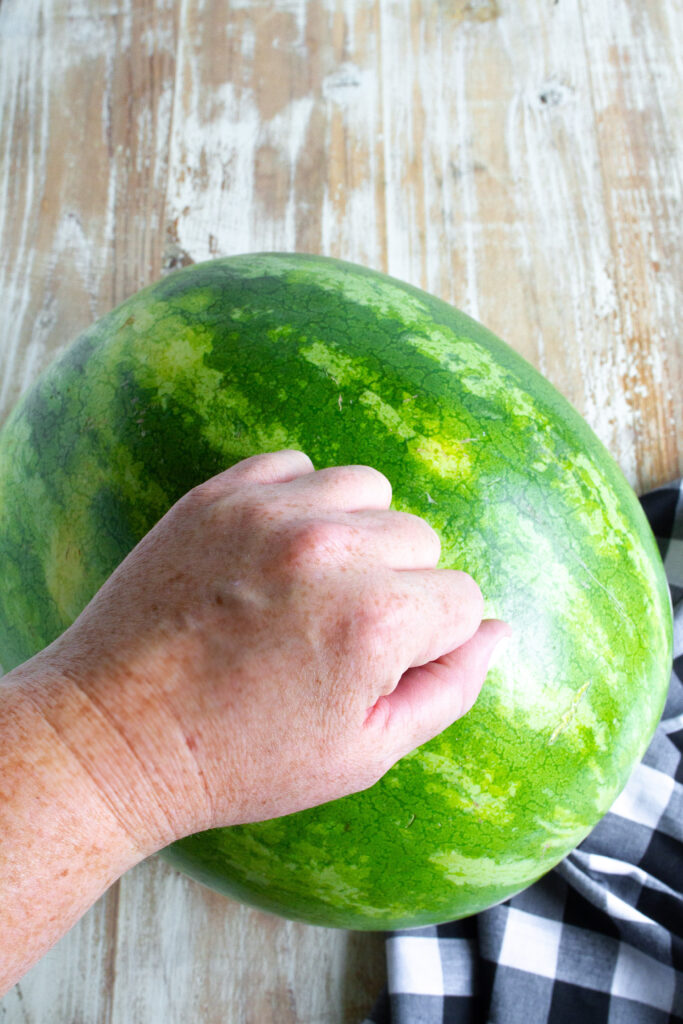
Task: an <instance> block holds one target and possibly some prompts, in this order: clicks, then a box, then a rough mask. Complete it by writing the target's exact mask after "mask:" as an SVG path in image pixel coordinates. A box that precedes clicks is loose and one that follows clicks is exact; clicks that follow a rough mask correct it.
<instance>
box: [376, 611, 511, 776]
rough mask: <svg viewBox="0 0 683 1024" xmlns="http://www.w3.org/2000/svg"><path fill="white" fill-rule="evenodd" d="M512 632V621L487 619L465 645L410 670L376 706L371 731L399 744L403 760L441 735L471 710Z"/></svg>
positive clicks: (396, 744) (398, 755)
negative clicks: (500, 646)
mask: <svg viewBox="0 0 683 1024" xmlns="http://www.w3.org/2000/svg"><path fill="white" fill-rule="evenodd" d="M511 632H512V631H511V629H510V627H509V626H508V625H507V623H505V622H501V621H500V620H499V619H485V620H484V621H483V622H482V623H481V625H480V626H479V629H478V630H477V631H476V633H475V634H474V636H472V637H471V638H470V639H469V640H468V641H467V642H466V643H465V644H463V645H462V646H461V647H458V648H457V649H456V650H453V651H450V652H449V653H448V654H446V655H443V656H442V657H440V658H437V659H436V660H435V661H433V662H430V663H429V664H427V665H422V666H420V667H417V668H410V669H408V671H407V672H406V673H405V674H404V675H403V676H402V678H401V680H400V681H399V683H398V686H397V687H396V689H395V690H394V691H393V692H392V693H390V694H387V695H385V696H382V697H380V698H379V700H378V701H376V703H375V704H374V705H373V706H372V707H371V708H370V710H369V711H368V714H367V717H366V721H365V725H366V728H367V729H368V730H370V732H374V733H377V732H379V733H381V734H382V735H383V736H384V737H385V739H386V740H388V741H389V742H390V743H391V744H395V747H396V749H397V751H398V753H397V758H398V757H402V756H403V755H404V754H405V753H407V752H408V751H410V750H414V749H415V747H418V746H420V745H421V744H422V743H426V742H427V741H428V740H430V739H432V737H434V736H437V735H438V734H439V733H440V732H443V730H444V729H446V728H448V726H449V725H451V724H452V723H453V722H455V721H456V720H457V719H458V718H461V717H462V716H463V715H464V714H466V713H467V712H468V711H469V710H470V708H471V707H472V705H473V704H474V702H475V700H476V699H477V697H478V696H479V692H480V690H481V687H482V685H483V682H484V679H485V678H486V674H487V672H488V668H489V663H490V661H491V656H492V654H493V652H494V649H495V648H496V647H497V646H498V644H499V643H500V642H501V640H503V638H504V637H508V636H510V635H511Z"/></svg>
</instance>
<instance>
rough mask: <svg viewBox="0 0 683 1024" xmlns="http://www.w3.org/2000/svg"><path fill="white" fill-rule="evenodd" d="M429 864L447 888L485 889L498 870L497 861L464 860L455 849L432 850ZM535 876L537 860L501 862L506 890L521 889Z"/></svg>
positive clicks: (483, 859)
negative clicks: (503, 866) (479, 887)
mask: <svg viewBox="0 0 683 1024" xmlns="http://www.w3.org/2000/svg"><path fill="white" fill-rule="evenodd" d="M429 861H430V863H432V864H434V865H435V866H436V867H438V868H439V870H440V872H441V874H442V877H443V883H444V888H445V887H446V886H447V885H454V886H464V887H466V888H470V887H475V886H489V885H491V880H492V879H493V878H495V877H496V876H497V875H498V874H499V873H500V869H501V861H500V860H496V858H495V857H486V856H484V857H468V856H467V855H466V854H463V853H460V852H459V851H458V850H455V849H450V850H435V851H434V852H433V853H430V854H429ZM538 875H539V859H538V858H537V857H527V858H522V859H520V860H506V861H505V878H506V887H507V886H509V887H510V888H511V889H512V890H514V889H521V888H524V887H526V886H527V885H529V884H530V883H531V882H533V881H535V880H536V879H537V878H538Z"/></svg>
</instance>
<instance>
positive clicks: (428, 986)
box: [364, 480, 683, 1024]
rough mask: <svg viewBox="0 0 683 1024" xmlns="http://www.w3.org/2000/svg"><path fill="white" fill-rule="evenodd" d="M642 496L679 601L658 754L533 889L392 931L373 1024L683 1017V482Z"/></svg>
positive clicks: (658, 1023) (657, 1021)
mask: <svg viewBox="0 0 683 1024" xmlns="http://www.w3.org/2000/svg"><path fill="white" fill-rule="evenodd" d="M642 504H643V507H644V509H645V512H646V514H647V516H648V518H649V520H650V523H651V525H652V528H653V531H654V533H655V536H656V537H657V540H658V542H659V546H660V551H661V553H662V557H663V559H664V566H665V568H666V574H667V578H668V580H669V586H670V589H671V598H672V601H673V606H674V663H673V671H672V674H671V685H670V688H669V696H668V699H667V703H666V707H665V709H664V714H663V716H662V719H661V722H660V724H659V726H658V728H657V732H656V733H655V736H654V738H653V740H652V743H651V744H650V746H649V748H648V750H647V753H646V754H645V757H644V758H643V760H642V762H641V763H640V764H639V765H638V766H637V767H636V769H635V771H634V772H633V775H632V776H631V779H630V780H629V783H628V785H627V786H626V789H625V790H624V791H623V793H622V794H621V796H619V797H618V799H617V800H616V802H615V803H614V805H613V806H612V808H611V810H610V811H609V813H608V814H607V815H606V816H605V817H604V818H603V819H602V821H600V822H599V823H598V825H597V826H596V827H595V829H594V830H593V831H592V832H591V834H590V835H589V836H588V837H587V839H585V840H584V842H583V843H581V845H580V846H579V847H578V848H577V849H576V850H575V851H574V852H573V853H571V854H570V855H569V856H568V857H567V858H566V859H565V860H564V861H563V862H562V863H561V864H559V865H558V867H556V868H555V869H554V870H553V871H551V872H550V873H549V874H548V875H546V876H545V877H544V878H542V879H541V880H540V881H539V882H536V884H535V885H532V886H531V887H530V888H529V889H527V890H526V891H525V892H523V893H520V894H519V895H518V896H515V897H513V898H512V899H510V900H507V901H506V902H505V903H503V904H501V905H500V906H497V907H493V908H492V909H491V910H487V911H484V912H483V913H481V914H478V915H477V916H475V917H471V918H468V919H466V920H463V921H454V922H452V923H450V924H443V925H439V926H437V927H433V928H419V929H414V930H411V931H398V932H391V933H388V934H387V940H386V952H387V970H388V987H387V989H386V990H385V991H384V992H383V993H382V995H381V996H380V999H379V1000H378V1002H377V1004H376V1006H375V1007H374V1009H373V1011H372V1013H371V1015H370V1017H369V1018H367V1020H366V1021H365V1022H364V1024H683V895H682V892H683V757H682V756H681V754H682V751H683V480H679V481H677V482H676V483H673V484H671V485H669V486H667V487H661V488H658V489H657V490H656V491H651V492H650V493H649V494H647V495H645V497H644V498H643V499H642Z"/></svg>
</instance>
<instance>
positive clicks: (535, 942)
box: [498, 907, 562, 978]
mask: <svg viewBox="0 0 683 1024" xmlns="http://www.w3.org/2000/svg"><path fill="white" fill-rule="evenodd" d="M561 936H562V923H561V922H560V921H551V920H550V919H549V918H547V917H536V916H535V915H534V914H527V913H525V912H524V911H523V910H516V909H515V908H514V907H510V909H509V911H508V915H507V919H506V922H505V935H504V936H503V944H502V946H501V950H500V956H499V958H498V962H499V963H501V964H504V965H505V966H506V967H516V968H517V969H518V970H520V971H530V972H531V973H532V974H540V975H542V976H543V977H545V978H555V977H556V975H557V954H558V952H559V949H560V938H561Z"/></svg>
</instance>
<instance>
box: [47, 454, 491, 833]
mask: <svg viewBox="0 0 683 1024" xmlns="http://www.w3.org/2000/svg"><path fill="white" fill-rule="evenodd" d="M390 501H391V487H390V484H389V482H388V481H387V480H386V478H385V477H384V476H382V475H381V474H380V473H378V472H377V471H375V470H373V469H370V468H369V467H363V466H350V467H343V468H332V469H323V470H320V471H318V472H315V471H314V470H313V466H312V464H311V462H310V460H309V459H308V457H307V456H306V455H304V454H303V453H301V452H297V451H289V450H287V451H281V452H277V453H273V454H267V455H258V456H255V457H253V458H250V459H247V460H245V461H243V462H241V463H238V464H237V465H235V466H233V467H232V468H230V469H228V470H226V471H225V472H223V473H220V474H219V475H217V476H215V477H213V478H212V479H211V480H208V481H207V482H206V483H204V484H202V485H200V486H199V487H196V488H194V489H193V490H192V491H190V492H189V493H188V494H187V495H185V496H184V497H183V498H181V500H180V501H178V502H177V503H176V504H175V505H174V506H173V507H172V508H171V509H170V510H169V512H168V513H167V514H166V515H165V516H164V517H163V518H162V519H161V520H160V522H159V523H157V525H156V526H155V527H154V528H153V529H152V530H151V531H150V533H148V534H147V536H145V537H144V538H143V539H142V541H141V542H140V543H139V544H138V545H137V546H136V547H135V548H134V550H133V551H132V552H131V553H130V554H129V555H128V557H127V558H126V559H125V560H124V561H123V562H122V564H121V565H120V566H119V568H118V569H117V570H116V571H115V572H114V574H113V575H112V576H111V577H110V578H109V580H108V581H107V582H106V583H105V584H104V586H103V587H102V588H101V589H100V591H99V592H98V593H97V594H96V595H95V597H94V598H93V600H92V601H91V602H90V604H89V605H88V606H87V608H86V609H85V610H84V611H83V612H82V614H81V615H80V616H79V618H78V619H77V620H76V622H75V623H74V624H73V625H72V626H71V627H70V629H68V630H67V631H66V633H64V634H63V635H62V636H61V637H60V638H59V639H58V640H57V641H55V643H54V644H52V645H51V646H50V647H49V648H47V649H46V651H45V652H43V653H42V655H41V656H38V657H39V658H40V657H43V658H45V659H47V662H46V664H48V665H49V667H50V672H51V673H54V672H55V670H56V671H58V672H59V674H60V677H62V678H65V679H68V680H69V681H70V683H71V684H75V685H76V687H77V688H78V690H79V691H80V695H81V696H82V695H84V699H85V704H84V710H83V715H82V716H74V715H73V712H71V713H70V716H69V717H68V718H67V716H66V714H61V713H60V710H59V708H60V704H59V701H55V703H54V705H53V707H52V708H51V710H48V716H50V715H51V717H52V721H53V724H55V725H56V727H57V728H58V730H59V731H60V733H61V734H62V735H63V736H64V737H66V740H67V742H68V743H69V744H70V745H71V747H72V748H73V749H74V751H75V752H76V753H77V756H78V757H79V758H80V759H81V761H82V762H83V763H84V764H85V766H86V768H87V770H88V772H89V774H90V775H92V776H93V777H94V778H95V779H96V781H97V784H98V785H99V787H100V789H101V790H102V791H103V793H104V794H105V797H106V800H107V802H108V804H109V805H110V806H111V807H112V808H113V809H114V810H115V813H116V815H117V816H118V818H119V819H120V820H121V822H122V824H123V825H124V827H126V828H127V829H129V830H130V831H131V833H132V834H135V836H136V838H137V841H138V842H139V843H140V846H141V849H142V850H143V851H144V852H152V850H154V849H158V848H159V847H160V846H163V845H165V844H166V843H168V842H170V841H172V840H173V839H176V838H179V837H180V836H182V835H186V834H188V833H190V832H194V831H199V830H201V829H204V828H209V827H214V826H219V825H229V824H235V823H241V822H247V821H253V820H258V819H264V818H268V817H274V816H278V815H281V814H286V813H289V812H292V811H295V810H300V809H303V808H305V807H308V806H312V805H314V804H316V803H322V802H325V801H328V800H331V799H334V798H337V797H340V796H343V795H346V794H348V793H350V792H353V791H356V790H359V789H363V788H366V787H368V786H370V785H372V784H373V783H374V782H376V781H377V780H378V779H379V778H380V777H381V776H382V775H383V774H384V773H385V772H386V771H387V770H388V769H389V768H390V767H391V765H392V764H394V763H395V761H397V760H398V759H399V758H400V757H402V756H403V755H404V754H406V753H408V752H409V751H410V750H412V749H414V748H415V747H416V746H419V745H420V744H422V743H424V742H426V741H427V740H428V739H430V738H431V737H432V736H434V735H436V734H437V733H439V732H441V731H442V730H443V729H444V728H446V727H447V726H448V725H449V724H450V723H451V722H453V721H454V720H455V719H457V718H458V717H460V716H461V715H463V714H464V713H465V712H466V711H467V710H469V708H470V707H471V705H472V704H473V702H474V700H475V699H476V696H477V695H478V692H479V690H480V687H481V684H482V682H483V680H484V677H485V674H486V670H487V665H488V661H489V658H490V655H491V652H492V650H493V648H494V646H495V645H496V644H497V642H498V640H499V639H500V638H501V637H502V636H503V635H505V634H506V633H507V632H509V630H508V627H507V626H506V625H505V624H504V623H501V622H498V621H496V620H488V621H484V622H481V617H482V604H483V602H482V596H481V594H480V591H479V589H478V587H477V585H476V583H475V582H474V581H473V580H472V579H471V578H470V577H469V576H467V575H465V574H464V573H460V572H456V571H450V570H437V569H436V568H435V566H436V564H437V561H438V558H439V540H438V537H437V535H436V533H435V532H434V530H432V528H431V527H430V526H429V525H428V524H427V523H426V522H425V521H424V520H422V519H420V518H418V517H417V516H412V515H409V514H406V513H402V512H396V511H391V510H390V509H389V504H390ZM103 722H104V723H106V727H107V728H108V729H111V727H112V726H113V727H114V730H113V732H114V734H115V735H116V737H117V740H118V743H117V744H116V745H114V746H113V747H112V750H111V752H110V753H109V754H108V756H106V757H103V756H102V749H101V747H102V744H101V742H100V740H98V739H97V738H96V736H95V734H96V733H97V736H100V735H101V732H102V730H101V729H99V731H98V728H96V727H95V726H96V723H100V724H102V723H103ZM86 724H87V728H86ZM124 762H125V764H124Z"/></svg>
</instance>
